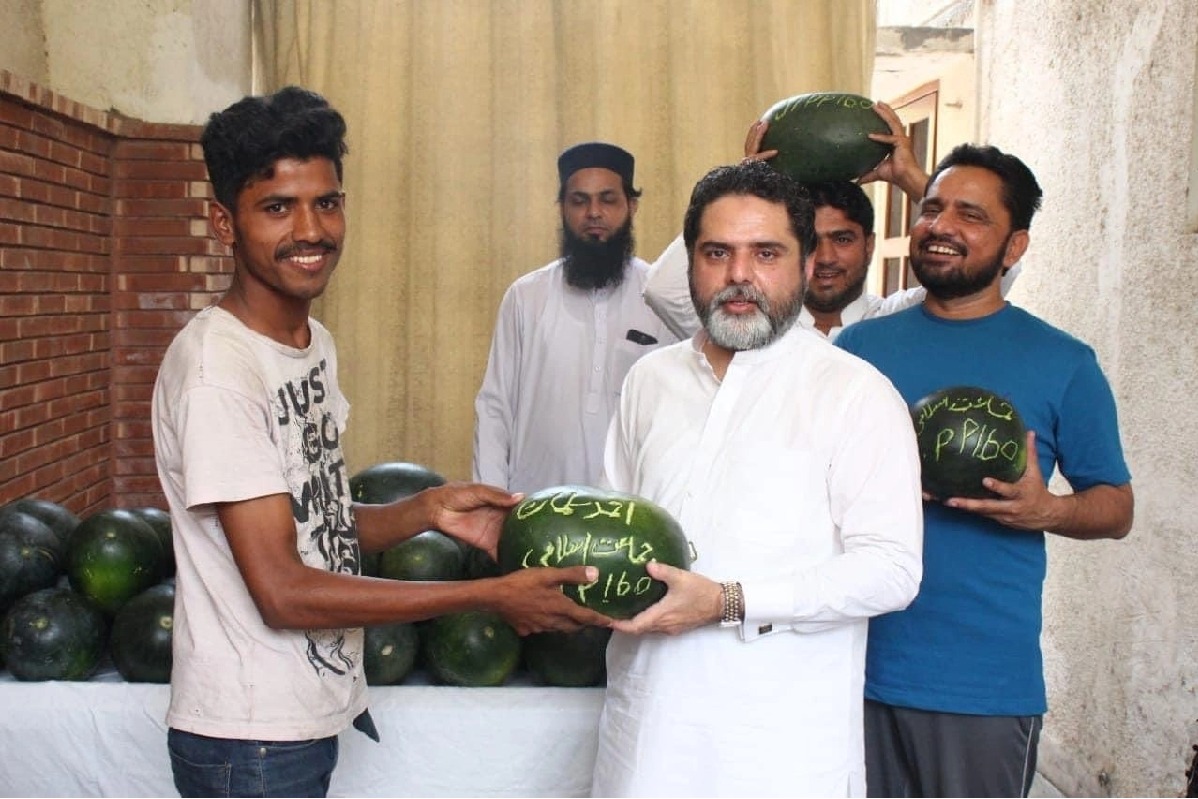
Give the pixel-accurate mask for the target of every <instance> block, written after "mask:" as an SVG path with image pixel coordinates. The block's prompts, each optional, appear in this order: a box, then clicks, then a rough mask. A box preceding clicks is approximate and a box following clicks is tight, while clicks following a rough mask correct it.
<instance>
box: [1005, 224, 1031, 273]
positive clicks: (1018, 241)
mask: <svg viewBox="0 0 1198 799" xmlns="http://www.w3.org/2000/svg"><path fill="white" fill-rule="evenodd" d="M1030 240H1031V239H1030V238H1029V237H1028V233H1027V231H1026V230H1016V231H1015V232H1014V233H1012V234H1011V238H1010V240H1008V241H1007V249H1006V250H1005V251H1004V252H1003V255H1002V265H1003V269H1010V268H1011V267H1012V266H1014V265H1015V264H1016V263H1017V262H1018V261H1019V259H1020V258H1022V257H1023V254H1024V253H1025V252H1027V245H1028V242H1029V241H1030Z"/></svg>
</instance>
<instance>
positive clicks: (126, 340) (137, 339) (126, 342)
mask: <svg viewBox="0 0 1198 799" xmlns="http://www.w3.org/2000/svg"><path fill="white" fill-rule="evenodd" d="M177 332H178V331H177V330H175V329H173V328H171V329H164V328H151V329H135V328H130V329H127V330H122V331H121V332H120V335H119V336H118V339H119V344H118V346H121V347H137V348H150V349H154V350H155V351H156V352H158V354H159V359H161V353H162V351H163V350H165V349H166V346H167V345H168V344H170V343H171V341H172V340H173V339H174V338H175V333H177ZM144 357H145V356H142V357H141V358H138V359H136V360H133V361H129V362H130V363H145V362H146V361H145V360H144Z"/></svg>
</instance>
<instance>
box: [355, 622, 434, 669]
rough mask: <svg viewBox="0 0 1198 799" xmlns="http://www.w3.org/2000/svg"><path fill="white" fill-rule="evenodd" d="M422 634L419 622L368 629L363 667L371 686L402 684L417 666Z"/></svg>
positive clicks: (375, 626) (399, 623) (382, 625)
mask: <svg viewBox="0 0 1198 799" xmlns="http://www.w3.org/2000/svg"><path fill="white" fill-rule="evenodd" d="M419 649H420V637H419V635H418V634H417V632H416V625H415V624H406V623H403V622H398V623H395V624H376V625H373V626H371V627H367V628H366V647H365V653H364V656H363V666H364V667H365V669H366V684H367V685H399V684H400V683H401V682H403V681H404V680H405V679H407V676H408V675H409V674H411V672H412V668H413V667H414V666H415V665H416V653H417V652H418V651H419Z"/></svg>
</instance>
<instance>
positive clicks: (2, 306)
mask: <svg viewBox="0 0 1198 799" xmlns="http://www.w3.org/2000/svg"><path fill="white" fill-rule="evenodd" d="M36 304H37V298H36V297H34V296H33V295H31V294H4V295H0V316H8V317H11V316H29V315H30V314H32V313H33V310H34V307H35V306H36Z"/></svg>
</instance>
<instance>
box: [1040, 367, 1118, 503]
mask: <svg viewBox="0 0 1198 799" xmlns="http://www.w3.org/2000/svg"><path fill="white" fill-rule="evenodd" d="M1057 426H1058V429H1057V465H1058V468H1059V469H1060V471H1061V474H1062V475H1063V476H1064V477H1065V479H1066V480H1068V481H1069V485H1070V486H1072V487H1073V490H1074V491H1084V490H1085V489H1087V488H1091V487H1093V486H1096V485H1101V484H1105V485H1116V486H1118V485H1124V484H1125V483H1127V482H1129V481H1130V480H1131V473H1130V472H1129V471H1128V469H1127V463H1126V461H1125V460H1124V458H1123V444H1122V443H1121V442H1120V440H1119V417H1118V412H1117V410H1116V408H1115V397H1114V395H1113V394H1112V392H1111V387H1110V384H1109V383H1107V379H1106V377H1105V376H1104V375H1103V373H1102V369H1101V367H1099V365H1098V359H1097V357H1096V356H1095V355H1094V351H1093V350H1092V349H1090V348H1088V347H1087V348H1086V353H1085V355H1084V356H1083V357H1082V358H1081V359H1079V363H1078V366H1077V368H1076V369H1075V370H1074V373H1073V375H1072V377H1071V378H1070V380H1069V382H1068V383H1067V384H1066V386H1065V392H1064V395H1063V396H1062V398H1061V412H1060V414H1059V415H1058V420H1057Z"/></svg>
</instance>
